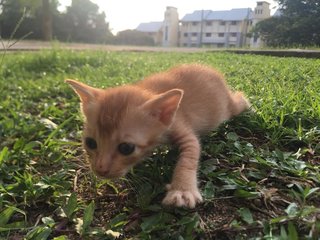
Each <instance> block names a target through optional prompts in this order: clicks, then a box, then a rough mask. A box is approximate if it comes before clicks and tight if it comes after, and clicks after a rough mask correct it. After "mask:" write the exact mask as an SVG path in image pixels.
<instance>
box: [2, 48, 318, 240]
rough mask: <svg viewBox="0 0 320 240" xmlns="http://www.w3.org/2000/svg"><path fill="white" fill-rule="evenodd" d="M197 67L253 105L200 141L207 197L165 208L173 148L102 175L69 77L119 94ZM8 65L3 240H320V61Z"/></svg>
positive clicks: (24, 61) (158, 57) (197, 57)
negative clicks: (157, 76)
mask: <svg viewBox="0 0 320 240" xmlns="http://www.w3.org/2000/svg"><path fill="white" fill-rule="evenodd" d="M191 62H198V63H203V64H207V65H210V66H213V67H215V68H217V69H219V70H220V71H221V72H222V73H223V74H224V75H225V76H226V78H227V81H228V83H229V85H230V86H231V87H232V88H233V89H237V90H242V91H243V92H245V94H246V95H247V96H248V98H249V99H250V101H251V103H252V105H253V107H254V109H255V111H254V112H253V111H252V112H246V113H243V114H242V115H240V116H238V117H236V118H234V119H233V120H231V121H228V122H226V123H224V124H223V125H222V126H221V127H219V128H218V129H216V130H214V131H212V132H211V133H210V134H208V135H207V136H204V137H203V138H202V146H203V148H202V156H201V163H200V169H199V183H200V189H201V192H202V195H203V197H204V200H205V201H204V202H203V203H202V204H200V205H198V206H197V208H196V209H193V210H188V209H179V208H165V207H163V206H161V204H160V203H161V200H162V198H163V197H164V194H165V188H164V186H165V184H166V183H168V182H169V181H170V176H171V174H172V170H173V166H174V164H175V160H176V158H177V155H178V152H177V150H176V149H174V148H171V147H170V146H163V147H160V148H158V149H156V150H155V151H154V152H153V154H152V155H151V156H150V157H148V158H147V159H146V160H145V161H144V162H143V163H142V164H141V165H139V166H137V167H135V168H134V169H132V171H131V172H130V174H129V175H128V176H127V177H126V178H123V179H119V180H117V181H111V180H103V179H97V178H95V176H94V175H92V174H91V173H90V170H89V168H88V164H87V162H86V158H85V155H84V154H83V150H82V148H81V143H80V142H81V130H82V118H81V114H80V111H79V102H78V97H77V96H76V95H75V94H74V92H73V91H72V89H71V88H70V87H69V86H68V85H67V84H66V83H64V79H66V78H74V79H79V80H81V81H83V82H85V83H87V84H90V85H93V86H96V87H111V86H117V85H122V84H126V83H130V82H134V81H136V80H139V79H141V78H143V77H145V76H147V75H149V74H151V73H154V72H158V71H163V70H166V69H168V68H170V67H171V66H174V65H176V64H179V63H191ZM0 64H1V65H0V78H1V81H0V95H1V102H0V103H1V105H0V239H55V240H63V239H114V238H116V237H117V236H118V237H119V238H120V239H128V238H138V239H291V240H295V239H318V238H320V189H319V187H320V167H319V166H320V94H319V91H320V67H319V66H320V60H314V59H313V60H310V59H297V58H276V57H265V56H250V55H235V54H230V53H192V54H191V53H142V52H89V51H83V52H72V51H66V50H63V51H62V50H59V49H55V50H50V51H41V52H36V53H13V54H7V55H6V56H5V57H4V59H3V61H2V62H1V63H0Z"/></svg>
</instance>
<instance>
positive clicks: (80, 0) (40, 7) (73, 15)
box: [0, 0, 112, 43]
mask: <svg viewBox="0 0 320 240" xmlns="http://www.w3.org/2000/svg"><path fill="white" fill-rule="evenodd" d="M0 5H1V6H0V7H1V9H2V11H1V13H0V34H1V37H2V38H9V37H10V36H11V34H12V32H13V31H14V29H15V27H16V24H17V23H18V22H19V19H21V16H22V15H24V16H25V17H24V19H23V21H22V23H21V25H20V26H19V29H18V30H17V32H15V36H14V37H16V38H20V37H22V36H24V35H26V34H28V33H30V32H32V34H30V35H29V38H32V39H43V40H51V39H52V37H53V38H55V39H58V40H62V41H75V42H93V43H104V42H107V41H108V39H109V38H111V37H112V34H111V32H110V30H109V25H108V23H106V21H105V18H106V15H105V13H104V12H101V13H100V12H99V7H98V6H97V5H96V4H94V3H92V2H91V1H90V0H73V1H72V3H71V5H70V6H69V7H67V9H66V11H65V12H59V11H58V6H59V0H28V1H27V0H1V1H0Z"/></svg>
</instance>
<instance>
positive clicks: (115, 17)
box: [60, 0, 276, 34]
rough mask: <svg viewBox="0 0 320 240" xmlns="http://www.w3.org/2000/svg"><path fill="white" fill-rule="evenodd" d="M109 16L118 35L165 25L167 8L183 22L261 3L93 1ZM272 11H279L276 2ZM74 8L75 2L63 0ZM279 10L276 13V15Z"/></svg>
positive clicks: (229, 0) (237, 0)
mask: <svg viewBox="0 0 320 240" xmlns="http://www.w3.org/2000/svg"><path fill="white" fill-rule="evenodd" d="M91 1H92V2H94V3H96V4H97V5H98V6H99V7H100V10H101V11H104V12H105V14H106V21H107V22H108V23H109V27H110V29H111V31H112V32H113V33H114V34H116V33H117V32H119V31H122V30H126V29H135V28H136V27H137V26H138V25H139V24H140V23H143V22H153V21H162V20H163V18H164V12H165V10H166V7H167V6H171V7H176V8H177V9H178V13H179V18H180V19H181V18H183V16H184V15H185V14H187V13H192V12H193V11H195V10H230V9H232V8H248V7H249V8H251V9H254V7H255V6H256V2H257V0H196V1H193V0H91ZM266 1H267V2H269V3H271V6H270V8H271V9H272V8H273V7H275V6H276V5H275V3H274V1H273V0H266ZM60 3H61V4H62V5H70V3H71V0H60ZM274 11H275V9H272V12H271V13H273V12H274Z"/></svg>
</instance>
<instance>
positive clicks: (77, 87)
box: [65, 79, 99, 104]
mask: <svg viewBox="0 0 320 240" xmlns="http://www.w3.org/2000/svg"><path fill="white" fill-rule="evenodd" d="M65 82H66V83H68V84H70V86H71V87H72V88H73V90H74V91H75V92H76V93H77V94H78V95H79V97H80V99H81V102H82V103H83V104H88V103H92V102H94V101H95V99H96V97H97V94H98V92H99V90H98V89H96V88H93V87H90V86H88V85H86V84H84V83H81V82H78V81H76V80H72V79H67V80H65Z"/></svg>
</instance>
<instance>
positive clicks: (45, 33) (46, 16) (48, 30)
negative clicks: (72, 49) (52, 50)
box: [42, 0, 52, 41]
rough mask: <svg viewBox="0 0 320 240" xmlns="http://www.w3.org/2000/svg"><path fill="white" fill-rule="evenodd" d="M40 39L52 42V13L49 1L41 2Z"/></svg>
mask: <svg viewBox="0 0 320 240" xmlns="http://www.w3.org/2000/svg"><path fill="white" fill-rule="evenodd" d="M42 39H43V40H44V41H50V40H52V13H51V9H50V1H49V0H42Z"/></svg>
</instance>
